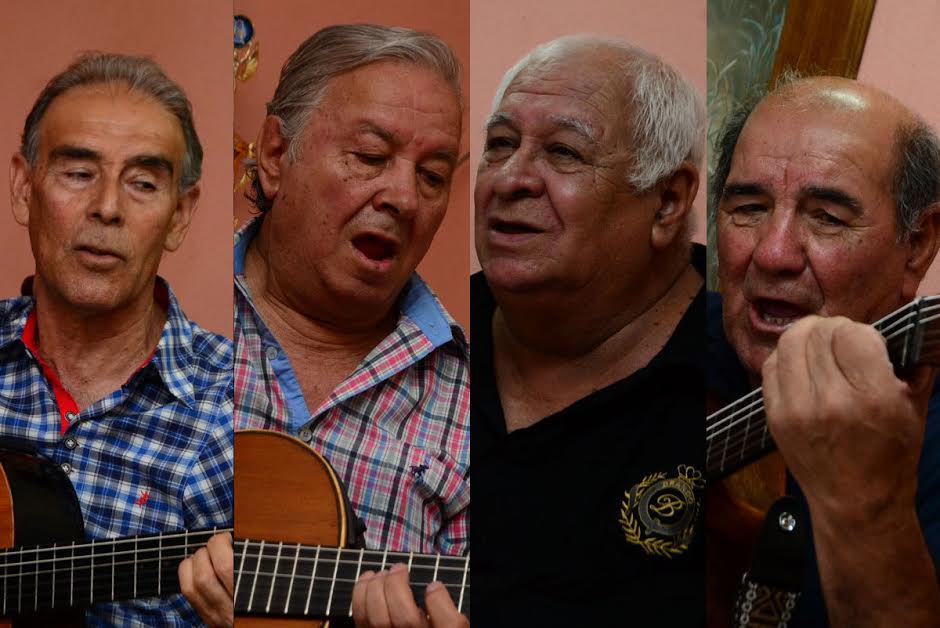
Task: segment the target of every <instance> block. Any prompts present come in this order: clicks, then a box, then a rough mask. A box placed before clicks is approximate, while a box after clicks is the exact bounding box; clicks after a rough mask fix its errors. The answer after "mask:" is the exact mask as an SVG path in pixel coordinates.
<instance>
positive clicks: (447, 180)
mask: <svg viewBox="0 0 940 628" xmlns="http://www.w3.org/2000/svg"><path fill="white" fill-rule="evenodd" d="M460 135H461V90H460V67H459V63H458V61H457V58H456V56H455V55H454V53H453V51H452V50H450V48H448V46H447V45H446V44H445V43H444V42H443V41H441V40H440V39H438V38H437V37H435V36H433V35H429V34H426V33H420V32H417V31H414V30H410V29H406V28H397V27H387V26H375V25H368V24H346V25H337V26H331V27H328V28H324V29H323V30H321V31H319V32H317V33H315V34H314V35H313V36H311V37H310V38H309V39H307V40H306V41H305V42H303V43H302V44H301V45H300V46H299V47H298V48H297V50H296V51H295V52H294V53H293V54H292V55H291V56H290V58H289V59H288V60H287V62H286V63H285V64H284V67H283V68H282V70H281V75H280V79H279V81H278V85H277V88H276V90H275V93H274V97H273V98H272V100H271V102H270V103H268V116H267V117H266V118H265V120H264V123H263V126H262V128H261V131H260V133H259V138H258V148H257V153H258V157H257V176H256V178H255V179H254V187H253V198H252V200H253V202H254V203H255V205H256V207H257V208H258V209H259V211H260V212H261V216H259V217H258V218H256V219H255V220H253V221H251V222H249V223H247V224H246V225H245V226H244V227H243V228H242V229H241V230H240V231H239V232H238V234H237V235H236V239H235V381H236V385H235V426H236V428H238V429H243V428H253V429H266V430H274V431H278V432H285V433H288V434H290V435H292V436H294V437H296V438H298V439H300V440H303V441H304V442H306V443H307V444H309V445H310V446H311V447H312V448H314V449H316V450H317V451H318V452H320V453H321V454H322V455H323V456H324V457H325V458H326V459H327V460H328V461H329V462H330V464H331V465H332V466H333V468H334V469H335V471H336V473H337V475H338V477H339V478H340V479H341V480H342V482H343V484H344V485H345V489H346V491H347V493H348V497H349V501H350V505H351V506H352V510H353V512H354V513H355V515H356V516H357V517H358V518H359V520H360V521H361V522H362V523H363V524H364V528H365V530H364V534H363V536H364V544H365V546H366V547H367V548H369V549H380V550H389V551H391V552H415V553H425V554H430V553H440V554H451V555H460V554H465V553H466V551H467V543H468V538H467V522H468V515H469V504H470V479H469V475H470V470H469V457H470V431H469V422H468V418H469V394H470V391H469V380H468V364H467V362H468V356H467V352H468V348H467V341H466V338H465V336H464V334H463V331H462V330H461V329H460V327H459V326H458V325H457V323H456V322H454V320H453V319H452V318H451V317H450V316H449V315H448V314H447V312H446V311H445V310H444V308H443V306H442V305H441V304H440V303H439V302H438V301H437V299H436V297H435V296H434V295H433V293H432V292H431V290H430V289H429V288H428V287H427V286H426V285H425V284H424V282H423V281H422V280H421V278H420V277H418V275H417V274H416V273H415V268H416V267H417V265H418V263H419V262H420V261H421V259H422V258H423V257H424V255H425V253H426V252H427V250H428V247H429V246H430V244H431V241H432V239H433V238H434V234H435V233H436V232H437V228H438V227H439V226H440V224H441V221H442V220H443V218H444V213H445V211H446V209H447V203H448V197H449V192H450V184H451V179H452V176H453V173H454V169H455V168H456V166H457V157H458V149H459V144H460ZM276 481H277V478H272V482H276ZM287 507H289V505H287V504H285V508H287ZM208 558H209V559H211V565H210V564H209V562H210V561H207V562H206V563H204V565H203V568H202V569H200V570H199V572H198V574H199V575H197V578H196V584H195V591H194V592H193V595H192V596H191V597H192V598H195V599H197V600H202V601H203V602H204V607H205V608H207V609H208V608H210V607H217V608H218V607H222V608H221V610H222V611H223V612H220V613H218V616H219V617H220V618H222V619H223V620H224V619H225V618H227V617H230V616H231V596H228V598H225V596H224V592H225V589H226V588H227V589H228V590H229V591H231V590H232V587H231V584H230V580H231V574H230V572H229V573H228V574H225V575H221V574H217V572H216V570H215V569H213V568H212V566H214V565H215V564H216V563H217V562H219V563H227V562H228V561H230V560H231V549H230V548H222V550H221V551H220V552H219V554H218V556H217V557H212V556H210V557H208ZM215 558H218V561H216V560H215ZM390 562H391V561H390ZM383 567H385V568H384V569H380V570H377V571H378V573H375V574H373V571H376V568H375V567H372V569H370V568H369V566H367V565H363V566H362V568H361V570H362V572H363V573H362V575H363V576H364V579H365V580H366V581H367V582H368V581H370V580H371V582H370V583H369V584H368V586H363V587H360V588H359V589H358V591H360V592H362V591H365V590H368V591H369V593H370V594H369V596H368V600H369V604H368V606H369V609H368V610H367V609H366V608H365V607H364V606H363V607H362V608H359V604H358V602H359V600H360V596H359V595H357V596H356V597H355V598H354V599H353V605H354V613H355V615H356V618H357V621H359V622H360V623H364V624H365V625H370V624H371V623H373V619H372V618H378V619H376V620H375V623H379V624H381V623H382V613H386V616H387V613H388V612H389V611H387V610H386V602H385V595H384V591H385V589H386V586H385V583H389V587H390V588H391V589H396V588H397V587H404V588H405V589H406V590H407V572H405V571H404V570H403V567H404V565H401V566H398V567H395V568H393V569H388V567H389V566H388V565H383ZM219 576H221V580H218V579H217V577H219ZM373 576H374V577H373ZM226 579H228V580H229V582H225V580H226ZM317 593H319V592H317ZM323 593H324V594H326V593H328V591H324V592H323ZM409 598H410V592H409ZM226 602H227V603H226ZM409 602H410V599H409ZM223 603H226V604H223ZM426 605H427V608H428V610H429V611H430V612H431V613H432V615H433V614H435V613H437V609H438V608H439V607H444V608H445V612H447V613H448V616H451V617H452V616H456V615H457V613H456V610H455V609H454V604H453V602H451V601H450V598H449V597H448V594H447V592H446V590H445V589H444V588H443V587H441V586H439V585H435V586H429V587H428V594H427V596H426ZM389 606H390V608H391V611H390V612H392V613H393V614H394V612H395V611H396V609H397V607H396V606H395V603H394V601H393V600H390V602H389ZM197 608H202V606H200V605H198V604H197ZM374 608H379V609H380V610H373V609H374ZM209 612H211V611H209ZM409 612H410V613H412V614H414V613H417V610H416V608H413V604H412V608H410V609H409ZM461 619H462V618H461ZM220 625H224V622H220Z"/></svg>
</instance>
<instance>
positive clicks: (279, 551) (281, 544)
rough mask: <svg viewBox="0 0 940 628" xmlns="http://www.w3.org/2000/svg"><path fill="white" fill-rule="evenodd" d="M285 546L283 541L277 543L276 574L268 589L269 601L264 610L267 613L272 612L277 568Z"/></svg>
mask: <svg viewBox="0 0 940 628" xmlns="http://www.w3.org/2000/svg"><path fill="white" fill-rule="evenodd" d="M283 546H284V543H283V542H279V543H278V544H277V557H276V558H275V559H274V576H273V577H272V578H271V586H270V588H269V589H268V603H267V605H265V607H264V610H265V612H266V613H270V612H271V598H272V597H273V596H274V585H275V583H276V582H277V568H278V565H280V564H281V548H282V547H283Z"/></svg>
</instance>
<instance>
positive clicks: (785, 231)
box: [752, 208, 806, 275]
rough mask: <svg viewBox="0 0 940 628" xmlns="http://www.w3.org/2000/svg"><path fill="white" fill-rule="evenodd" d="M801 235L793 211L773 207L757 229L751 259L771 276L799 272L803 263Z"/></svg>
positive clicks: (804, 252) (797, 220) (797, 273)
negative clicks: (756, 238)
mask: <svg viewBox="0 0 940 628" xmlns="http://www.w3.org/2000/svg"><path fill="white" fill-rule="evenodd" d="M804 245H805V242H804V234H803V230H802V227H801V224H800V221H799V218H798V216H797V214H796V212H794V211H789V210H784V209H780V208H777V209H775V210H774V211H773V212H772V213H771V215H770V217H769V219H768V220H766V221H765V222H764V223H763V224H762V225H761V226H760V227H759V229H758V241H757V245H756V247H755V248H754V253H753V256H752V261H753V263H754V265H755V266H757V268H759V269H760V270H761V271H763V272H765V273H768V274H774V275H799V274H800V273H802V272H803V269H804V268H805V266H806V250H805V246H804Z"/></svg>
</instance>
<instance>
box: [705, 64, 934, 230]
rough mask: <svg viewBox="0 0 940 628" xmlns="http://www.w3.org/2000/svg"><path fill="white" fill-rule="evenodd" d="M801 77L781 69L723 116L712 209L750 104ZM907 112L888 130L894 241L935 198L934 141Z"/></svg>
mask: <svg viewBox="0 0 940 628" xmlns="http://www.w3.org/2000/svg"><path fill="white" fill-rule="evenodd" d="M802 80H804V78H803V77H801V76H800V75H798V74H796V73H792V72H789V73H786V74H784V75H783V76H782V77H781V79H780V80H779V81H777V83H776V84H775V85H774V87H773V89H771V90H770V91H763V92H756V93H754V94H752V95H750V96H749V97H748V98H746V99H745V100H744V101H743V102H742V103H741V104H740V105H739V106H738V107H737V108H736V109H735V110H734V111H733V112H732V113H731V115H730V116H729V117H728V120H727V121H726V122H725V126H724V129H723V130H722V132H721V135H720V136H719V138H718V144H717V146H716V147H715V150H716V151H717V156H716V160H715V172H714V174H713V175H712V181H711V186H710V190H709V192H710V194H711V203H709V205H710V207H711V208H712V212H715V211H717V208H718V204H719V202H720V201H721V196H722V194H723V193H724V190H725V184H726V183H727V182H728V175H729V174H730V173H731V160H732V158H733V157H734V149H735V147H736V146H737V144H738V139H739V138H740V136H741V132H742V131H743V130H744V125H745V124H747V121H748V119H749V118H750V116H751V114H752V113H753V112H754V109H756V108H757V105H758V104H760V103H761V102H762V101H763V100H764V99H765V98H767V97H768V96H771V95H774V94H776V93H777V92H779V91H780V90H782V89H785V88H787V87H789V86H792V85H793V84H795V83H798V82H800V81H802ZM909 113H910V117H908V118H907V119H905V120H902V121H901V122H900V123H898V126H897V128H896V129H895V130H894V154H895V161H894V164H893V166H892V167H893V172H892V173H891V176H890V185H891V190H890V191H891V196H892V197H893V198H894V204H895V222H896V225H897V226H896V229H897V237H898V241H903V240H906V239H907V238H908V237H910V235H911V234H912V233H914V232H916V231H917V230H918V228H919V226H920V222H921V219H922V218H923V217H924V213H925V212H926V211H927V210H928V209H929V208H930V207H931V206H933V205H936V204H937V203H940V140H938V139H937V134H936V133H935V132H934V130H933V129H932V128H930V126H929V125H928V124H927V123H926V122H924V120H923V119H921V118H920V117H919V116H917V115H916V114H914V113H912V112H909ZM712 218H714V217H712Z"/></svg>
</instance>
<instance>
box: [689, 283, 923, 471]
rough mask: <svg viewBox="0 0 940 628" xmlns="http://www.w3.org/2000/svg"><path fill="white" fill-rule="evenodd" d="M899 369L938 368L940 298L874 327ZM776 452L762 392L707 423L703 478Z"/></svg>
mask: <svg viewBox="0 0 940 628" xmlns="http://www.w3.org/2000/svg"><path fill="white" fill-rule="evenodd" d="M873 326H874V328H875V329H876V330H878V332H879V333H881V335H882V336H884V338H885V342H886V343H887V347H888V356H889V357H890V359H891V363H892V364H894V365H895V367H896V368H898V369H903V368H908V367H911V366H915V365H917V364H937V363H938V357H940V356H938V351H940V295H937V296H931V297H923V298H920V299H917V300H915V301H912V302H911V303H909V304H908V305H906V306H904V307H902V308H901V309H899V310H897V311H896V312H893V313H892V314H889V315H888V316H886V317H885V318H883V319H881V320H879V321H878V322H877V323H875V324H874V325H873ZM773 448H774V443H773V439H772V438H771V436H770V431H769V430H768V429H767V417H766V415H765V414H764V399H763V390H762V389H760V388H758V389H757V390H754V391H752V392H751V393H749V394H747V395H745V396H743V397H741V398H740V399H738V400H737V401H735V402H734V403H732V404H729V405H727V406H725V407H724V408H722V409H721V410H719V411H717V412H715V413H713V414H710V415H708V417H706V419H705V475H706V478H707V479H710V480H711V479H716V478H721V477H724V476H726V475H728V474H730V473H732V472H734V471H736V470H737V469H740V468H741V467H743V466H745V465H747V464H749V463H751V462H753V461H754V460H756V459H757V458H759V457H761V456H762V455H764V454H765V453H767V452H769V451H770V450H772V449H773Z"/></svg>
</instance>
